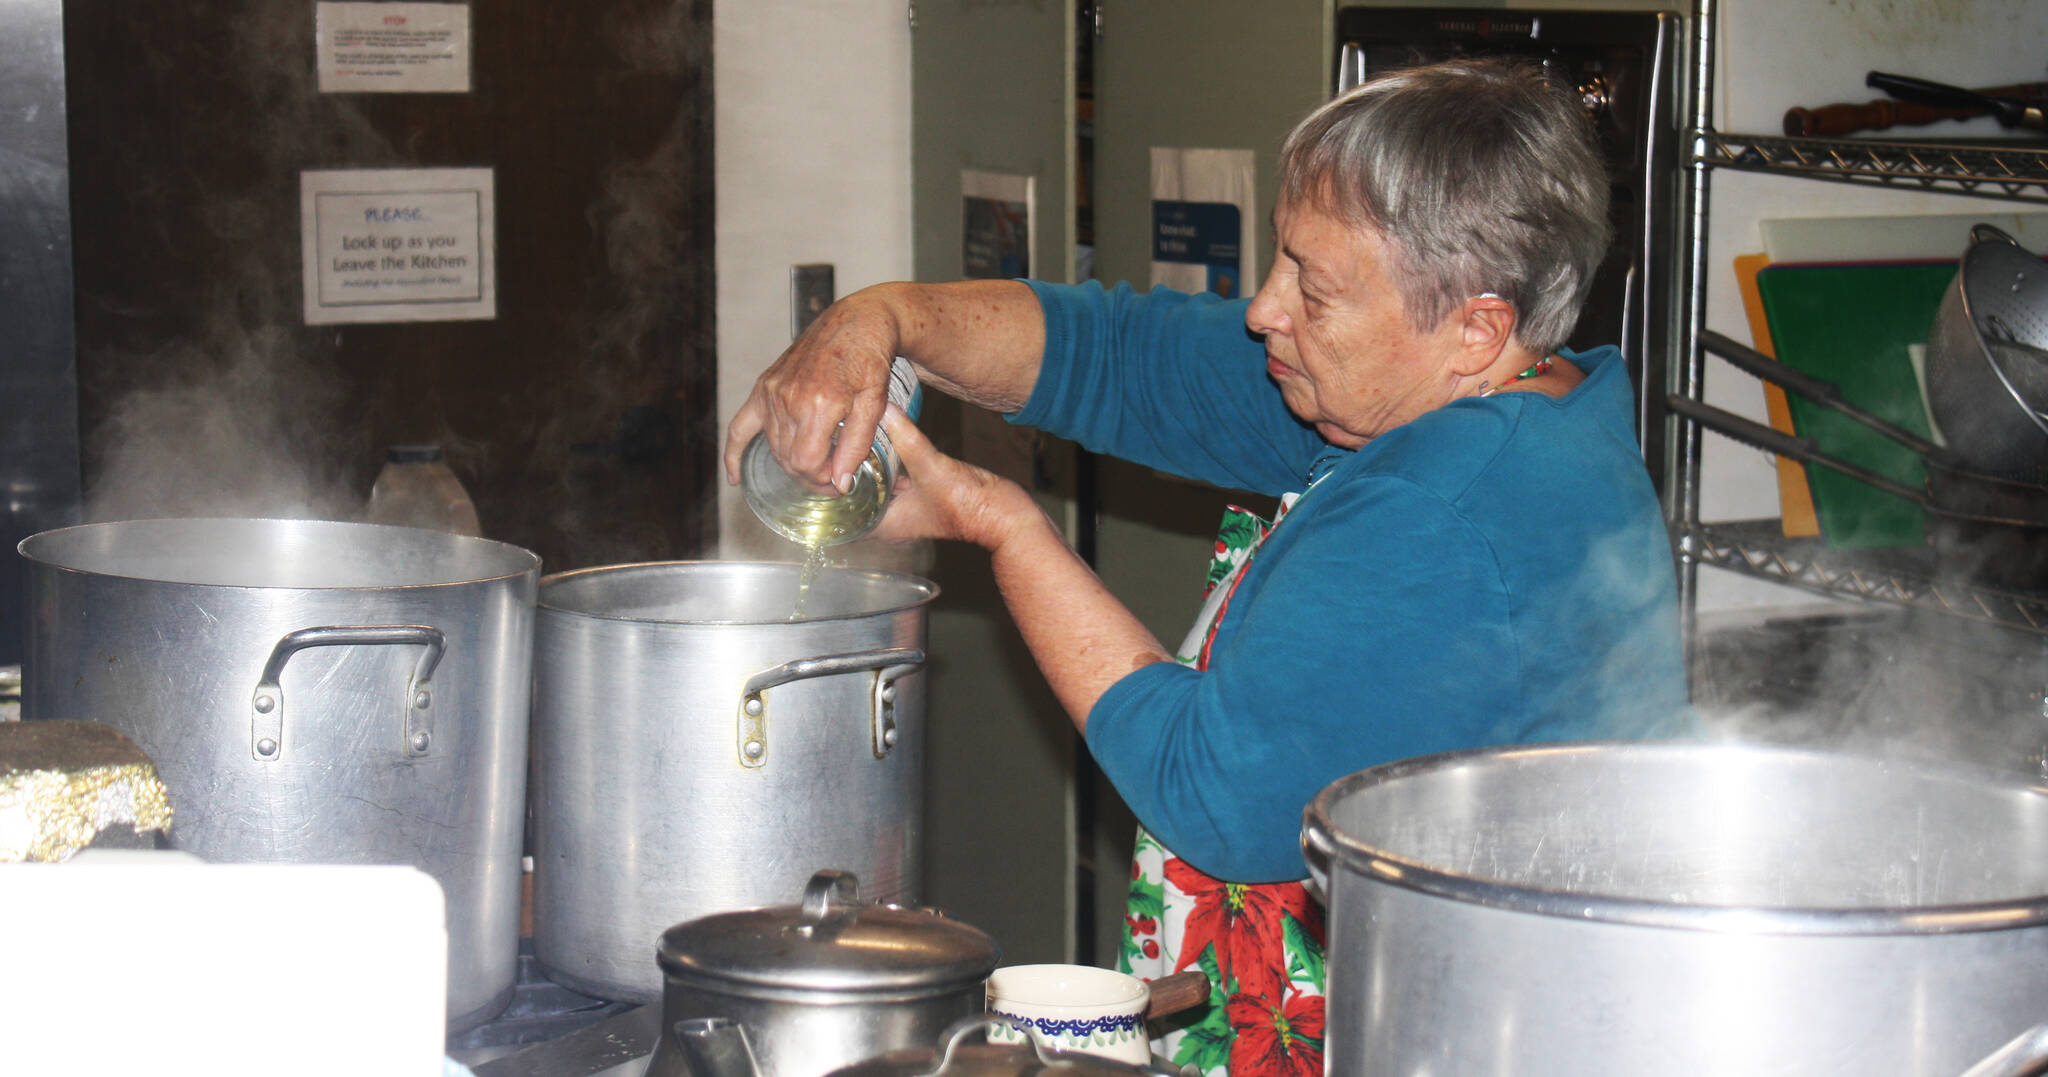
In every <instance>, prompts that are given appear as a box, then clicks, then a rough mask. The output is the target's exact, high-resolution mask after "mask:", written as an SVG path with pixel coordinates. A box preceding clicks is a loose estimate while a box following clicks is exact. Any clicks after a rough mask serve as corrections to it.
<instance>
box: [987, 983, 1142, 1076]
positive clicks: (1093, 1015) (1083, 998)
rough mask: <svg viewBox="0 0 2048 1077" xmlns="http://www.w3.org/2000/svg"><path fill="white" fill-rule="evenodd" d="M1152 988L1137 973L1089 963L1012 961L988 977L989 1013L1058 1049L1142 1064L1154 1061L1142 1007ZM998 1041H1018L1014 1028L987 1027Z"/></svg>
mask: <svg viewBox="0 0 2048 1077" xmlns="http://www.w3.org/2000/svg"><path fill="white" fill-rule="evenodd" d="M1151 1000H1152V989H1151V987H1150V986H1149V985H1147V984H1146V983H1145V981H1143V980H1140V979H1138V978H1137V977H1136V976H1126V975H1125V974H1123V973H1121V972H1112V971H1110V970H1109V969H1098V968H1093V967H1091V966H1088V965H1011V966H1009V967H1008V968H1000V969H997V970H995V972H993V973H991V974H990V975H989V978H988V1012H989V1013H991V1014H994V1015H996V1016H998V1017H1007V1018H1009V1019H1010V1020H1012V1021H1015V1022H1017V1024H1019V1025H1021V1026H1023V1027H1024V1028H1026V1029H1029V1030H1030V1033H1031V1036H1032V1038H1034V1039H1036V1040H1037V1041H1038V1042H1039V1043H1040V1044H1042V1045H1043V1046H1045V1047H1047V1048H1049V1049H1051V1050H1056V1051H1080V1052H1084V1053H1086V1054H1091V1055H1101V1056H1102V1057H1104V1058H1113V1059H1116V1060H1117V1061H1119V1062H1126V1063H1129V1064H1131V1065H1133V1066H1142V1065H1145V1064H1146V1063H1148V1062H1150V1061H1152V1043H1151V1040H1150V1039H1148V1038H1147V1037H1146V1035H1145V1006H1146V1004H1147V1003H1149V1002H1150V1001H1151ZM988 1038H989V1039H990V1040H991V1041H992V1042H996V1043H1022V1042H1024V1038H1023V1036H1022V1035H1020V1034H1019V1033H1018V1032H1017V1031H1016V1030H1015V1029H1010V1028H1000V1027H999V1028H991V1029H990V1030H989V1033H988Z"/></svg>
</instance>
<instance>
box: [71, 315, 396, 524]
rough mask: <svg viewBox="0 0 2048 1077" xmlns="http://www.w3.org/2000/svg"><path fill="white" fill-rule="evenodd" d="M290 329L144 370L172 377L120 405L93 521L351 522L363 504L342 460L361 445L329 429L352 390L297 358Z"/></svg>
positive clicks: (230, 337) (94, 494)
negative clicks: (229, 519)
mask: <svg viewBox="0 0 2048 1077" xmlns="http://www.w3.org/2000/svg"><path fill="white" fill-rule="evenodd" d="M292 354H293V352H292V343H291V341H290V340H289V338H288V335H287V334H286V333H284V332H283V331H281V330H255V331H250V332H224V333H223V334H222V335H221V336H220V338H219V339H218V340H217V341H216V342H215V343H214V344H213V345H212V346H210V347H207V346H193V347H188V348H180V349H177V350H175V351H174V352H173V353H171V354H167V355H164V356H161V357H160V361H159V362H157V363H154V364H149V365H148V366H145V365H143V364H129V365H130V366H131V367H133V368H136V369H150V368H154V369H158V370H161V371H163V374H162V375H161V377H160V380H158V381H156V382H153V383H150V384H146V385H143V386H139V387H138V388H137V389H135V390H134V391H133V392H130V393H129V394H128V395H126V396H125V397H123V398H122V399H121V400H120V401H119V402H118V403H116V404H115V406H114V408H113V409H112V411H111V412H110V413H109V414H108V416H107V417H106V419H105V420H104V421H103V423H102V424H101V426H100V428H99V429H98V430H97V431H96V437H97V438H98V439H99V440H100V441H101V443H102V444H104V445H106V446H108V449H107V450H106V452H105V453H104V455H103V458H102V460H101V464H100V474H99V478H98V480H97V481H96V482H95V483H94V484H93V488H92V491H91V493H90V495H89V497H88V499H87V505H86V518H87V519H89V520H123V519H139V518H146V517H154V516H265V517H276V518H313V519H342V520H346V519H351V518H354V517H355V516H356V515H358V514H359V512H360V508H361V505H360V501H361V497H360V495H359V494H356V493H355V492H353V491H352V490H351V489H350V487H349V486H348V485H347V483H346V481H345V473H344V471H343V469H342V468H341V467H339V466H338V464H337V460H345V459H347V458H349V457H350V456H352V455H354V454H355V453H356V452H359V451H361V448H362V447H361V446H359V445H353V444H350V442H351V441H360V440H361V439H360V438H359V437H358V438H353V439H352V438H350V437H349V436H347V435H345V434H342V433H340V432H338V431H334V430H331V429H325V428H326V427H327V426H328V425H329V422H330V418H329V417H331V416H334V415H336V414H338V413H339V412H340V410H341V409H340V405H341V402H342V401H343V399H344V398H345V395H346V394H345V391H344V388H343V386H342V383H341V380H340V378H339V377H338V376H337V375H336V374H335V373H334V372H333V371H332V370H331V369H323V368H321V367H318V366H316V365H314V364H310V363H305V362H299V361H295V360H293V359H292V358H291V356H292Z"/></svg>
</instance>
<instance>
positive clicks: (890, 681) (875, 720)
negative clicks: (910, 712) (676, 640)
mask: <svg viewBox="0 0 2048 1077" xmlns="http://www.w3.org/2000/svg"><path fill="white" fill-rule="evenodd" d="M922 665H924V651H922V650H920V649H919V648H916V647H891V648H889V649H888V650H882V651H859V652H856V653H853V654H833V655H826V656H824V657H822V658H799V659H797V660H795V661H793V662H784V663H783V664H781V665H779V666H776V667H774V668H773V669H765V670H762V671H761V672H759V673H756V674H754V675H753V676H752V677H749V678H747V683H746V685H745V686H744V687H743V688H741V689H740V718H739V753H740V765H741V766H743V767H747V768H749V769H759V768H760V767H761V766H763V765H764V764H766V763H767V762H768V700H767V699H766V698H765V695H764V694H765V693H766V692H767V691H768V689H770V688H774V687H776V686H778V685H784V684H788V683H790V682H791V681H801V680H808V679H810V678H812V677H831V676H836V675H838V674H841V673H859V672H863V671H866V670H875V671H876V673H875V689H874V701H873V711H872V714H871V724H872V726H873V730H874V749H875V758H876V759H880V758H882V757H883V756H886V755H888V754H889V751H890V749H892V748H894V747H896V735H897V734H896V679H897V678H898V677H901V676H903V675H904V674H906V673H909V672H911V671H913V670H915V669H917V668H918V667H920V666H922Z"/></svg>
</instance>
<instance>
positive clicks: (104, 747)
mask: <svg viewBox="0 0 2048 1077" xmlns="http://www.w3.org/2000/svg"><path fill="white" fill-rule="evenodd" d="M170 827H171V798H170V794H169V792H168V791H167V790H165V789H164V784H163V781H162V779H160V778H158V777H157V773H156V764H154V763H152V762H151V761H150V759H149V756H148V755H146V754H144V753H143V751H142V749H140V748H138V747H136V746H135V742H133V741H131V740H129V739H128V738H127V737H125V736H123V735H122V734H121V732H120V731H119V730H116V729H114V728H113V727H111V726H105V725H101V724H99V723H97V722H74V721H37V722H6V723H0V863H5V862H18V861H24V860H27V861H56V860H63V859H65V858H67V857H69V856H71V854H73V853H76V852H78V851H79V850H80V849H83V848H85V847H87V846H89V845H91V844H93V843H94V842H95V841H98V840H100V839H101V838H102V836H103V835H123V836H127V837H128V838H129V840H130V841H131V842H132V841H133V839H134V837H136V836H147V835H150V834H152V833H164V832H167V831H169V830H170Z"/></svg>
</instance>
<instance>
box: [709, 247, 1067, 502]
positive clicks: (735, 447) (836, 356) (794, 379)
mask: <svg viewBox="0 0 2048 1077" xmlns="http://www.w3.org/2000/svg"><path fill="white" fill-rule="evenodd" d="M1044 354H1045V321H1044V315H1043V313H1042V312H1041V311H1040V309H1039V305H1038V298H1037V296H1035V295H1034V294H1032V291H1031V289H1030V288H1029V287H1028V286H1026V285H1024V284H1021V283H1018V282H1016V281H995V280H991V281H962V282H958V283H954V284H908V283H897V284H878V285H875V286H873V287H870V288H863V289H861V290H860V291H858V292H855V293H853V294H852V295H849V296H847V297H846V298H845V299H842V300H840V301H839V302H837V303H834V304H833V305H832V306H831V307H829V308H827V309H826V311H825V313H823V314H821V315H819V316H818V320H817V321H815V322H813V323H812V324H811V327H810V328H809V329H807V330H805V332H804V335H803V336H802V337H800V338H798V340H797V341H796V343H794V344H791V345H790V346H789V350H787V351H785V352H783V353H782V356H781V357H780V358H778V359H776V360H775V362H774V364H773V365H771V366H770V367H769V368H768V370H767V371H766V372H765V373H763V374H762V375H761V377H760V380H758V381H756V382H755V383H754V391H753V393H752V394H751V395H750V396H748V397H747V401H746V403H745V404H743V405H741V406H740V409H739V411H738V412H737V413H735V414H734V415H733V419H732V423H731V425H729V426H728V427H727V428H726V437H725V477H726V481H727V482H728V483H737V482H738V481H739V461H740V454H741V453H742V452H743V451H745V449H746V447H747V443H748V442H749V441H752V440H753V438H754V435H755V434H757V433H762V432H765V433H766V434H767V436H768V444H769V446H770V447H771V448H773V449H774V451H775V456H776V459H778V460H780V461H781V462H782V465H783V467H784V468H785V469H787V470H788V471H789V472H790V473H791V474H793V475H797V476H799V477H803V478H808V479H810V480H811V481H813V482H817V483H819V484H820V485H831V486H835V487H837V488H839V489H840V490H842V491H843V490H845V489H847V488H848V487H849V486H850V485H851V483H852V481H853V472H854V469H855V468H857V467H858V466H860V462H861V460H862V458H864V457H865V456H866V455H867V452H868V445H869V443H870V442H871V441H873V440H874V430H875V427H876V425H877V424H878V423H879V422H880V421H881V418H882V409H883V406H884V405H885V404H886V403H887V399H888V397H887V394H888V378H889V363H890V361H891V360H893V359H894V358H895V357H896V356H899V355H900V356H903V357H904V358H906V359H909V360H910V361H911V362H913V363H915V364H916V365H917V368H918V373H919V376H920V377H921V378H922V379H923V380H924V382H925V384H927V385H930V386H932V387H934V388H936V389H939V390H941V391H943V392H945V393H946V394H948V395H950V396H955V397H959V398H960V399H962V400H965V401H967V402H968V403H971V404H974V405H977V406H979V407H983V408H987V409H989V410H991V411H998V412H1003V413H1005V414H1008V413H1012V412H1015V411H1016V410H1017V409H1018V408H1021V407H1023V405H1024V401H1025V400H1027V399H1029V398H1030V396H1031V387H1032V386H1033V385H1034V384H1036V382H1037V380H1038V367H1039V361H1040V359H1042V358H1043V357H1044ZM842 423H843V424H844V426H843V428H842V426H841V424H842ZM835 438H836V447H835Z"/></svg>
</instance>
